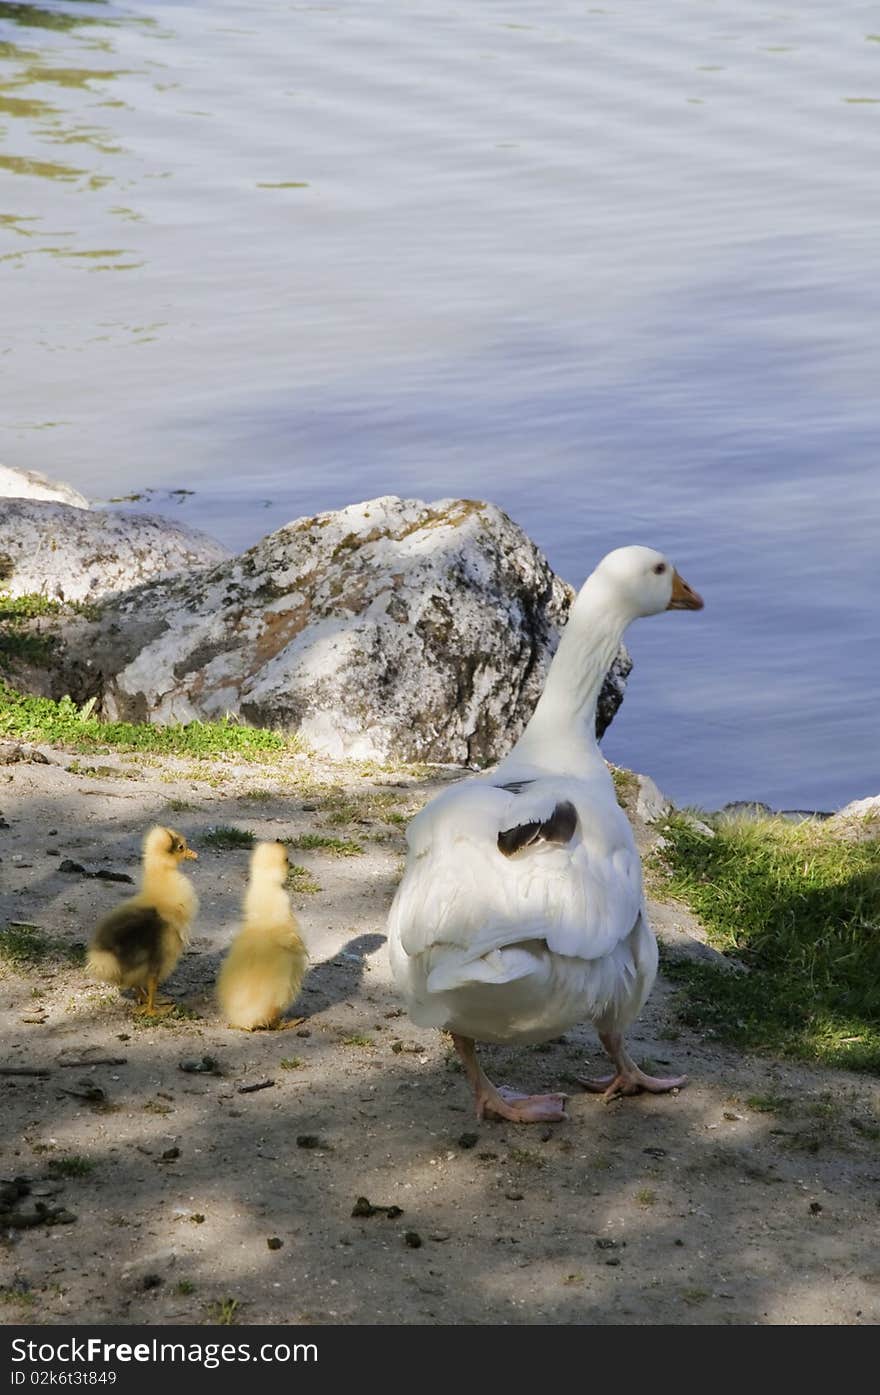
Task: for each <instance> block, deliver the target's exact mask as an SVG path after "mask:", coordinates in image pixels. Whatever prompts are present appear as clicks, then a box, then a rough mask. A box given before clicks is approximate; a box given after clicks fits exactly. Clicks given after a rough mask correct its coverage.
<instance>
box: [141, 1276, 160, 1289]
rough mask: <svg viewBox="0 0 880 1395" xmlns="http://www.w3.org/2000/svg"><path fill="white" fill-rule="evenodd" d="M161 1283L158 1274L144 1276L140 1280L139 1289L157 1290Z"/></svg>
mask: <svg viewBox="0 0 880 1395" xmlns="http://www.w3.org/2000/svg"><path fill="white" fill-rule="evenodd" d="M161 1282H162V1279H161V1276H160V1275H159V1274H145V1275H144V1277H143V1278H142V1279H141V1288H145V1289H151V1288H158V1287H159V1285H160V1284H161Z"/></svg>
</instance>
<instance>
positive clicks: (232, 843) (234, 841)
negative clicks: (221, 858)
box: [200, 823, 254, 850]
mask: <svg viewBox="0 0 880 1395" xmlns="http://www.w3.org/2000/svg"><path fill="white" fill-rule="evenodd" d="M200 842H202V843H204V844H205V846H206V847H208V848H222V849H224V850H225V849H228V848H252V847H253V846H254V835H253V833H251V831H250V829H249V828H236V827H235V826H234V824H231V823H218V824H217V827H216V828H209V829H207V830H206V831H205V832H204V833H203V834H202V836H201V839H200Z"/></svg>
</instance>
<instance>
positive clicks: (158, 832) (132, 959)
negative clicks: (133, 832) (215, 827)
mask: <svg viewBox="0 0 880 1395" xmlns="http://www.w3.org/2000/svg"><path fill="white" fill-rule="evenodd" d="M197 857H198V853H195V852H193V850H192V849H191V848H189V847H187V844H186V839H185V838H183V837H182V836H181V835H180V834H179V833H175V831H174V829H173V828H162V827H159V826H157V827H156V828H151V829H150V831H149V833H148V834H147V836H146V838H145V839H144V853H143V863H142V871H141V889H140V891H139V892H138V894H137V895H136V896H130V897H129V898H128V900H127V901H123V902H122V904H121V905H119V906H117V907H116V909H115V910H114V911H111V912H110V914H109V915H106V916H105V917H104V919H103V920H102V921H100V923H99V924H98V926H97V928H96V930H95V933H94V935H93V937H92V942H91V945H90V946H89V953H88V967H89V971H90V973H91V975H92V977H93V978H96V979H99V980H100V981H101V982H102V983H113V984H115V985H116V986H117V987H118V988H134V989H136V990H137V993H138V996H139V998H140V999H141V1003H142V1010H143V1011H144V1012H148V1013H153V1012H155V1011H156V990H157V989H158V987H159V984H160V983H162V982H163V981H164V980H165V979H166V978H168V976H169V974H170V973H172V972H173V970H174V967H175V965H176V964H177V961H178V959H179V958H180V956H181V954H182V953H183V950H184V947H185V946H186V944H187V941H188V937H189V936H188V932H189V926H190V923H191V921H192V919H193V916H194V915H195V913H196V911H197V909H198V904H199V903H198V897H197V896H196V893H195V890H194V889H193V886H192V883H191V882H190V881H189V878H188V877H185V876H184V875H183V873H182V872H181V871H180V863H181V862H184V861H188V860H190V859H195V858H197Z"/></svg>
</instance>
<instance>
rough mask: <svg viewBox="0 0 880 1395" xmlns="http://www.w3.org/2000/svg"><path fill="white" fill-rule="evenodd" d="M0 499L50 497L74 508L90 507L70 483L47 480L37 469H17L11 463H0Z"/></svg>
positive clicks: (56, 501)
mask: <svg viewBox="0 0 880 1395" xmlns="http://www.w3.org/2000/svg"><path fill="white" fill-rule="evenodd" d="M0 499H50V500H52V501H53V502H54V503H56V504H70V505H71V506H72V507H73V508H75V509H87V508H89V507H90V506H89V501H88V499H86V497H85V495H83V494H80V492H79V490H78V489H74V488H73V486H72V485H70V484H62V483H61V481H60V480H47V479H46V476H45V475H41V474H40V473H39V471H37V470H18V469H16V468H15V467H14V466H12V465H0Z"/></svg>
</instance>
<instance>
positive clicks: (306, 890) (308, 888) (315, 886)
mask: <svg viewBox="0 0 880 1395" xmlns="http://www.w3.org/2000/svg"><path fill="white" fill-rule="evenodd" d="M287 887H288V889H289V890H290V891H295V892H296V893H297V894H298V895H299V896H317V894H318V892H319V891H320V890H321V887H320V884H319V883H318V882H316V881H315V879H314V877H313V876H312V874H311V872H310V871H309V869H308V867H300V866H299V865H298V864H297V863H295V862H292V863H291V864H290V866H289V867H288V869H287Z"/></svg>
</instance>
